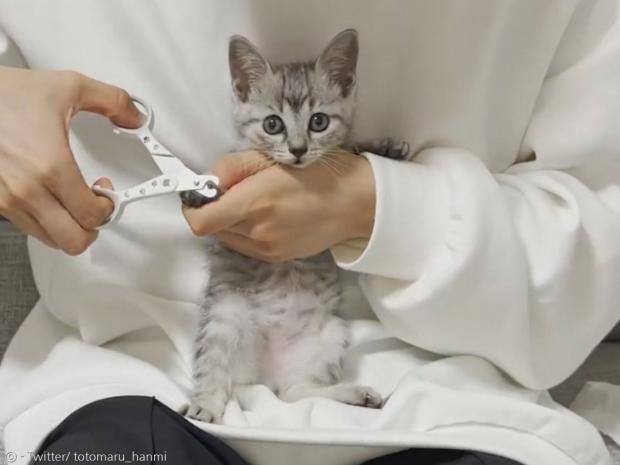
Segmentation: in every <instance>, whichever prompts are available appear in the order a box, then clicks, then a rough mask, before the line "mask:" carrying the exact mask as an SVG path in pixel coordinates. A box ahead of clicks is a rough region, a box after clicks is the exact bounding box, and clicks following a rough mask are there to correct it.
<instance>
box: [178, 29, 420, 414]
mask: <svg viewBox="0 0 620 465" xmlns="http://www.w3.org/2000/svg"><path fill="white" fill-rule="evenodd" d="M357 57H358V41H357V33H356V32H355V31H354V30H346V31H343V32H341V33H340V34H338V35H337V36H336V37H335V38H334V39H333V40H332V41H331V42H330V43H329V45H328V46H327V48H326V49H325V50H324V51H323V53H322V54H321V55H320V57H319V58H318V59H317V60H316V62H314V63H287V64H282V65H271V64H269V62H267V60H265V59H264V58H263V57H262V56H261V55H260V53H259V52H258V51H257V49H256V48H255V47H254V46H253V45H252V44H251V43H250V42H249V41H248V40H247V39H245V38H243V37H240V36H234V37H232V38H231V40H230V47H229V63H230V72H231V76H232V83H233V90H234V110H233V117H234V123H235V126H236V129H237V131H238V133H239V136H240V137H241V139H242V140H243V142H244V145H245V146H244V148H252V149H258V150H261V151H262V152H264V153H265V154H266V155H268V156H269V157H271V158H272V159H273V160H274V161H275V162H278V163H282V164H286V165H292V166H295V167H299V168H303V167H305V166H308V165H309V164H311V163H313V162H315V161H316V160H318V159H319V158H320V157H321V156H323V155H324V154H326V153H329V152H332V151H333V150H335V149H337V148H341V147H343V146H345V145H346V144H347V142H348V140H347V139H348V135H349V132H350V129H351V124H352V119H353V112H354V108H355V91H356V75H355V70H356V66H357ZM364 150H369V151H372V152H374V153H380V154H382V155H385V156H390V157H394V158H404V157H406V156H407V153H408V151H409V147H408V145H407V144H406V143H400V144H394V143H393V142H392V141H391V140H385V141H384V142H383V143H381V144H379V146H378V147H372V146H369V147H368V148H364ZM182 200H183V203H184V205H186V206H189V207H198V206H201V205H203V204H204V203H206V201H208V200H207V199H205V198H204V197H202V196H201V195H200V194H198V193H195V192H194V193H191V192H188V193H184V194H183V195H182ZM208 248H209V251H208V252H209V261H210V283H209V287H208V290H207V293H206V297H205V299H204V302H203V304H202V312H201V316H200V323H199V328H198V336H197V339H196V351H195V360H194V383H195V391H194V393H193V396H192V402H191V405H190V406H189V409H188V411H187V415H189V416H191V417H194V418H197V419H199V420H202V421H206V422H211V421H214V422H220V421H221V419H222V416H223V414H224V409H225V407H226V403H227V402H228V400H229V398H230V395H231V390H232V388H233V386H234V385H240V384H255V383H261V384H265V385H267V386H269V387H270V388H271V389H272V390H273V391H274V392H275V393H276V394H277V395H278V396H279V397H280V398H281V399H282V400H284V401H290V402H292V401H296V400H299V399H302V398H305V397H313V396H320V397H326V398H330V399H334V400H337V401H340V402H344V403H347V404H352V405H360V406H365V407H372V408H379V407H381V405H382V403H383V400H382V398H381V395H380V394H378V393H377V392H376V391H374V390H373V389H372V388H370V387H368V386H358V385H356V384H348V383H339V379H340V376H341V359H342V356H343V353H344V351H345V350H346V348H347V346H348V344H349V334H348V329H347V325H346V323H345V321H344V320H342V319H341V318H339V317H338V316H336V315H335V312H336V310H337V309H338V306H339V303H340V299H341V287H340V283H339V280H338V271H337V268H336V265H335V264H334V262H333V260H332V259H331V256H330V255H329V253H323V254H321V255H318V256H315V257H311V258H308V259H303V260H291V261H289V262H285V263H265V262H261V261H259V260H256V259H253V258H248V257H246V256H243V255H240V254H238V253H236V252H234V251H231V250H229V249H226V248H224V247H223V246H221V245H219V244H218V243H217V242H216V241H215V240H211V241H210V242H209V245H208Z"/></svg>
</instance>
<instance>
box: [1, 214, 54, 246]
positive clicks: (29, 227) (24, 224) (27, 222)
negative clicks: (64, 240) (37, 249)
mask: <svg viewBox="0 0 620 465" xmlns="http://www.w3.org/2000/svg"><path fill="white" fill-rule="evenodd" d="M4 216H5V217H6V219H7V220H9V221H10V222H11V223H12V224H13V226H15V227H16V228H17V229H19V230H20V231H21V232H23V233H24V234H27V235H29V236H32V237H34V238H36V239H38V240H39V241H41V242H43V243H44V244H45V245H47V246H48V247H51V248H53V249H57V248H58V245H57V244H56V243H55V242H54V241H53V240H52V238H51V237H50V236H49V234H47V233H46V232H45V230H44V229H43V228H42V227H41V225H40V224H39V223H38V222H37V220H35V219H34V218H33V217H32V216H30V215H29V214H28V213H25V212H13V213H11V214H8V213H7V214H4Z"/></svg>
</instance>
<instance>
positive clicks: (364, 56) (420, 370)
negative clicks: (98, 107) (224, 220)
mask: <svg viewBox="0 0 620 465" xmlns="http://www.w3.org/2000/svg"><path fill="white" fill-rule="evenodd" d="M619 8H620V2H618V0H582V1H577V0H545V1H544V2H542V1H536V0H504V1H496V2H493V1H482V0H479V1H478V0H471V1H463V0H442V1H434V2H431V1H426V0H401V1H398V0H384V1H381V2H377V1H372V0H341V1H339V2H330V1H328V0H315V1H313V2H311V3H310V2H290V1H284V0H257V1H243V0H232V1H226V2H222V1H216V0H184V1H175V2H173V1H164V0H132V1H128V0H126V1H122V0H106V1H96V0H81V1H79V2H77V1H72V0H56V1H55V2H43V1H36V0H20V1H16V0H0V29H2V30H3V31H4V33H5V35H6V37H7V38H9V39H10V40H12V41H13V42H14V44H15V45H16V47H17V48H18V49H19V50H20V51H21V54H22V55H23V58H24V59H25V64H27V65H28V66H31V67H33V68H54V69H75V70H78V71H81V72H82V73H84V74H87V75H89V76H91V77H94V78H97V79H100V80H103V81H107V82H110V83H113V84H116V85H119V86H122V87H124V88H126V89H128V90H129V91H130V92H132V93H135V94H137V95H140V96H141V97H143V98H145V99H146V100H148V101H149V102H150V103H151V104H152V105H153V107H154V109H155V113H156V122H155V133H156V134H157V137H158V138H159V139H161V140H162V142H163V143H164V144H165V145H167V146H168V147H170V148H171V149H172V150H173V151H174V152H175V153H176V154H178V155H179V156H180V157H181V158H183V159H184V161H185V162H186V163H187V164H188V165H189V166H191V167H192V168H194V169H196V170H203V171H204V170H207V169H208V168H209V166H210V165H211V164H212V163H213V162H214V160H216V158H217V156H218V155H221V154H222V153H225V152H226V151H227V150H228V149H229V148H230V147H231V146H232V143H233V135H232V129H231V125H230V119H229V110H230V103H229V96H230V84H229V76H228V67H227V62H226V59H227V54H226V50H227V42H228V37H229V36H230V35H232V34H234V33H240V34H243V35H246V36H248V37H249V38H251V39H252V40H253V41H254V42H256V43H257V44H259V46H260V48H261V49H262V50H263V51H264V52H265V54H266V55H267V56H268V57H270V58H271V59H273V60H274V61H285V60H299V59H309V58H312V57H314V56H315V55H316V54H317V53H318V52H319V50H320V49H321V48H322V47H323V46H324V45H325V42H326V41H327V40H328V39H329V38H330V37H331V36H332V35H334V34H335V33H336V32H338V31H339V30H341V29H344V28H346V27H355V28H357V29H358V31H359V33H360V47H361V56H360V65H359V76H358V77H359V104H358V111H357V118H356V121H355V133H356V135H357V136H358V137H360V138H362V139H370V138H376V137H384V136H392V137H395V138H400V139H405V140H407V141H409V142H410V144H411V146H412V149H413V150H414V151H415V152H418V156H417V158H416V160H415V162H413V163H409V164H402V163H397V162H394V161H390V160H387V159H382V158H379V157H376V156H374V155H368V159H369V160H370V162H371V164H372V167H373V170H374V176H375V180H376V185H377V208H376V221H375V229H374V231H373V232H372V236H371V238H370V240H369V241H368V242H367V243H365V242H360V241H352V242H350V243H347V244H342V245H339V246H337V247H335V248H334V250H333V253H334V256H335V258H336V260H337V261H338V263H339V265H340V266H341V267H342V268H344V269H345V270H350V271H354V272H358V273H361V277H360V283H361V286H360V287H361V289H362V291H363V295H364V296H365V298H366V300H367V302H369V303H370V306H371V307H372V310H374V313H375V314H376V316H377V317H378V321H371V320H365V319H362V318H363V315H368V312H367V311H366V313H364V311H363V308H364V306H365V303H364V300H363V299H361V298H360V296H359V295H358V294H356V292H355V290H354V289H353V288H351V289H350V290H349V293H348V294H347V295H348V300H347V306H346V307H347V308H346V309H345V310H344V311H345V312H346V313H347V314H348V315H349V316H350V317H351V318H352V319H353V322H352V327H353V332H354V337H355V344H354V347H353V349H352V350H351V353H350V356H349V357H348V358H347V360H346V363H347V364H350V366H351V367H352V368H354V369H352V370H351V374H350V375H349V376H350V377H351V378H352V379H357V380H360V381H363V382H365V383H368V384H370V385H373V386H375V387H376V388H377V389H378V390H379V391H381V392H382V393H383V394H385V395H388V394H390V393H391V394H392V395H391V398H390V401H389V402H388V404H387V406H386V407H385V408H384V409H383V410H382V411H366V410H365V409H360V408H355V407H350V406H345V405H340V404H334V403H332V402H331V401H328V400H321V399H311V400H305V401H302V402H298V403H296V404H287V403H283V402H280V401H279V400H277V399H276V398H275V397H274V396H273V395H272V394H271V393H270V392H269V391H267V390H266V389H265V388H264V387H261V386H252V387H247V388H243V389H239V390H238V392H237V394H236V397H235V399H234V401H233V402H231V404H230V405H229V406H228V409H227V413H226V416H225V425H224V426H207V425H200V426H201V427H204V428H208V429H209V430H211V431H213V432H215V433H216V434H218V435H220V436H222V437H224V438H226V440H227V441H229V442H230V443H231V444H233V445H234V446H235V447H236V448H237V449H239V450H241V451H242V452H243V453H244V454H245V455H246V456H247V457H248V458H249V459H250V460H251V461H253V462H255V463H256V464H274V463H276V464H277V463H278V462H277V461H275V459H274V457H277V456H281V454H285V455H284V456H286V453H287V451H288V450H289V449H287V448H288V447H289V445H288V444H289V443H291V442H292V443H296V446H295V447H296V448H295V459H296V462H298V463H300V464H303V463H313V460H316V457H317V454H322V455H321V457H323V459H324V460H323V461H322V463H325V464H327V465H329V464H336V465H337V464H345V463H354V462H355V461H360V460H361V459H362V458H364V457H370V456H373V455H377V454H379V453H384V452H388V451H390V450H394V449H399V448H404V447H408V446H416V445H418V446H420V445H426V446H429V445H430V446H433V445H434V446H445V447H464V448H472V449H480V450H486V451H489V452H494V453H497V454H500V455H504V456H507V457H511V458H514V459H516V460H520V461H522V462H524V463H526V464H528V465H530V464H545V465H548V464H554V465H563V464H567V465H568V464H571V465H574V464H578V465H602V464H606V463H608V460H609V458H608V455H607V452H606V450H605V449H604V447H603V444H602V442H601V440H600V438H599V436H598V434H597V432H596V430H595V429H594V428H593V427H592V426H591V425H589V424H588V423H587V422H585V421H584V420H583V419H581V418H579V417H577V416H576V415H574V414H572V413H571V412H569V411H567V410H565V409H563V408H561V407H559V406H558V405H557V404H555V403H554V402H553V401H552V400H551V399H550V397H549V396H548V394H547V393H546V392H544V391H541V389H546V388H548V387H550V386H552V385H555V384H557V383H559V382H560V381H562V380H563V379H564V378H566V377H567V376H569V375H570V374H571V372H572V371H573V370H574V369H575V368H576V367H577V366H578V365H579V364H580V363H581V362H582V361H583V360H584V359H585V357H586V356H587V355H588V353H589V352H590V351H591V350H592V349H593V348H594V347H595V346H596V345H597V344H598V343H599V342H600V341H601V339H602V338H603V337H604V336H605V334H606V333H607V332H608V331H609V330H610V329H611V328H612V326H613V325H614V323H615V322H617V321H618V319H619V318H620V306H619V304H618V302H620V286H619V285H618V277H619V276H620V188H619V187H620V186H619V184H620V23H619V22H618V20H619V18H620V16H619V15H620V13H619V11H618V9H619ZM3 44H5V41H4V40H3V39H0V50H1V49H2V48H3ZM4 48H5V49H6V50H5V52H4V54H3V55H0V56H2V58H0V62H3V63H4V64H7V63H8V64H15V59H16V53H15V47H13V46H11V45H10V43H9V42H8V41H7V42H6V46H5V47H4ZM72 147H73V149H74V152H75V155H76V157H77V159H78V161H79V163H80V166H81V168H82V170H83V172H84V174H85V176H86V178H87V179H88V180H89V181H94V180H95V179H96V178H98V177H100V176H108V177H110V178H111V179H112V180H113V182H114V183H115V185H116V186H117V187H119V188H124V187H128V186H130V185H133V184H137V183H138V182H140V181H143V180H145V179H148V178H149V177H152V176H154V175H155V174H157V172H156V169H155V168H154V166H153V164H152V162H151V161H150V160H149V158H148V156H147V154H146V153H145V152H144V151H143V150H141V148H140V147H139V145H138V144H136V143H134V142H128V141H126V140H123V139H119V138H117V137H116V136H115V135H113V134H112V132H111V131H110V125H109V124H108V123H107V122H106V121H104V120H103V118H101V117H97V116H93V115H79V116H78V117H77V118H76V119H75V121H74V125H73V131H72ZM30 250H31V258H32V263H33V268H34V273H35V279H36V281H37V285H38V287H39V290H40V292H41V295H42V299H41V302H40V303H39V304H38V305H37V307H36V308H35V310H34V311H33V312H32V314H31V315H30V317H29V318H28V320H27V321H26V323H25V324H24V325H23V327H22V328H21V330H20V332H19V333H18V335H17V336H16V338H15V340H14V342H13V344H12V345H11V347H10V349H9V351H8V353H7V355H6V358H5V360H4V362H3V365H2V366H1V367H0V389H1V392H0V424H4V425H6V426H5V431H4V440H5V442H6V447H7V449H8V450H9V451H15V452H16V453H17V454H18V456H23V455H24V454H25V453H27V451H31V450H33V449H34V448H35V447H36V445H37V443H38V442H39V441H40V440H41V439H42V438H43V437H44V435H45V434H46V433H47V432H48V431H49V430H50V429H51V428H52V427H53V426H54V425H55V424H57V423H58V422H59V421H61V419H62V418H63V417H64V416H66V415H67V414H68V413H70V412H71V411H72V410H74V409H75V408H78V407H79V406H81V405H84V404H85V403H87V402H90V401H92V400H95V399H98V398H101V397H107V396H111V395H119V394H145V395H155V396H157V397H159V398H161V399H162V400H163V401H165V402H166V403H168V404H169V405H170V406H171V407H173V408H178V407H179V406H181V404H183V403H184V402H186V401H187V393H188V391H189V389H190V370H189V364H190V361H191V344H192V338H193V328H194V326H195V317H196V308H195V303H196V302H197V301H198V300H199V299H200V294H201V292H202V289H203V287H204V285H205V283H206V280H207V277H206V276H204V274H203V273H202V269H203V265H204V260H205V257H204V256H203V252H202V248H201V240H199V239H195V238H193V237H192V236H191V234H190V232H189V229H188V227H187V225H186V224H185V222H184V221H183V219H182V216H181V214H180V209H179V203H178V199H176V198H175V197H174V196H168V197H165V198H159V199H155V200H150V201H147V202H141V203H138V204H134V205H133V206H131V207H130V208H128V209H127V211H126V214H125V215H124V217H123V219H122V222H121V223H120V224H119V225H118V226H116V227H115V228H113V229H109V230H106V231H104V232H102V233H101V235H100V238H99V239H98V241H97V242H96V243H95V244H94V245H93V247H92V248H91V249H90V250H89V251H88V252H87V253H86V254H84V255H82V256H80V257H77V258H71V257H67V256H65V255H62V254H61V253H59V252H56V251H53V250H50V249H47V248H45V247H43V246H42V245H40V244H39V243H36V242H31V243H30ZM325 443H333V444H336V446H334V447H329V448H327V447H321V444H325ZM312 444H314V445H312ZM361 444H365V445H366V446H368V447H366V448H363V447H359V445H361ZM370 446H372V447H370ZM20 454H21V455H20ZM278 454H280V455H278ZM23 460H24V462H19V461H18V462H16V463H25V459H23ZM314 463H316V462H314Z"/></svg>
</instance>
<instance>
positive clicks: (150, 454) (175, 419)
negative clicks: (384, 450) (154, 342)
mask: <svg viewBox="0 0 620 465" xmlns="http://www.w3.org/2000/svg"><path fill="white" fill-rule="evenodd" d="M59 459H60V460H61V461H62V463H65V464H78V463H84V462H88V463H92V464H103V463H105V464H126V463H132V462H133V463H160V462H165V463H173V464H175V465H194V464H200V465H251V464H248V463H247V462H246V461H245V460H243V458H241V457H240V456H239V455H238V454H237V453H236V452H235V451H234V450H232V449H231V448H230V447H228V446H227V445H226V444H224V443H223V442H222V441H220V440H219V439H217V438H216V437H214V436H212V435H210V434H208V433H206V432H204V431H202V430H201V429H199V428H198V427H196V426H195V425H193V424H192V423H190V422H189V421H187V420H186V419H185V418H184V417H182V416H181V415H179V414H178V413H176V412H174V411H173V410H171V409H169V408H168V407H166V406H165V405H164V404H162V403H161V402H159V401H158V400H156V399H154V398H150V397H139V396H123V397H113V398H108V399H103V400H100V401H97V402H93V403H91V404H89V405H86V406H84V407H82V408H81V409H79V410H77V411H76V412H74V413H73V414H71V415H69V416H68V417H67V418H66V419H65V420H64V421H63V422H62V423H61V424H60V425H59V426H58V427H57V428H56V429H54V431H52V432H51V433H50V434H49V435H48V437H47V438H46V439H45V441H44V442H43V444H42V445H41V447H40V448H39V451H38V452H37V454H36V456H35V459H34V462H35V463H39V464H52V463H58V461H59ZM411 463H415V464H416V465H519V464H517V462H514V461H512V460H509V459H505V458H502V457H497V456H494V455H489V454H484V453H479V452H473V451H462V450H442V449H409V450H405V451H401V452H397V453H394V454H390V455H387V456H384V457H378V458H376V459H373V460H370V461H369V462H366V465H405V464H406V465H409V464H411Z"/></svg>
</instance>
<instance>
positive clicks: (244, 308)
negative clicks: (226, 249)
mask: <svg viewBox="0 0 620 465" xmlns="http://www.w3.org/2000/svg"><path fill="white" fill-rule="evenodd" d="M202 311H203V315H202V321H201V322H200V325H199V331H198V336H197V339H196V346H195V355H194V393H193V395H192V398H191V405H190V406H189V408H188V410H187V416H189V417H192V418H196V419H198V420H201V421H205V422H207V423H210V422H215V423H221V421H222V417H223V415H224V410H225V409H226V404H227V403H228V400H229V399H230V395H231V392H232V388H233V385H234V384H237V383H248V382H251V381H253V380H254V379H255V378H256V376H257V374H256V362H255V360H254V358H255V356H256V347H255V338H254V337H253V334H254V333H255V330H253V328H252V322H251V308H250V303H249V302H248V300H247V299H245V298H244V297H243V296H240V295H238V294H234V293H233V292H232V291H231V292H230V293H227V294H223V295H218V296H207V299H206V300H205V303H204V305H203V310H202Z"/></svg>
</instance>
